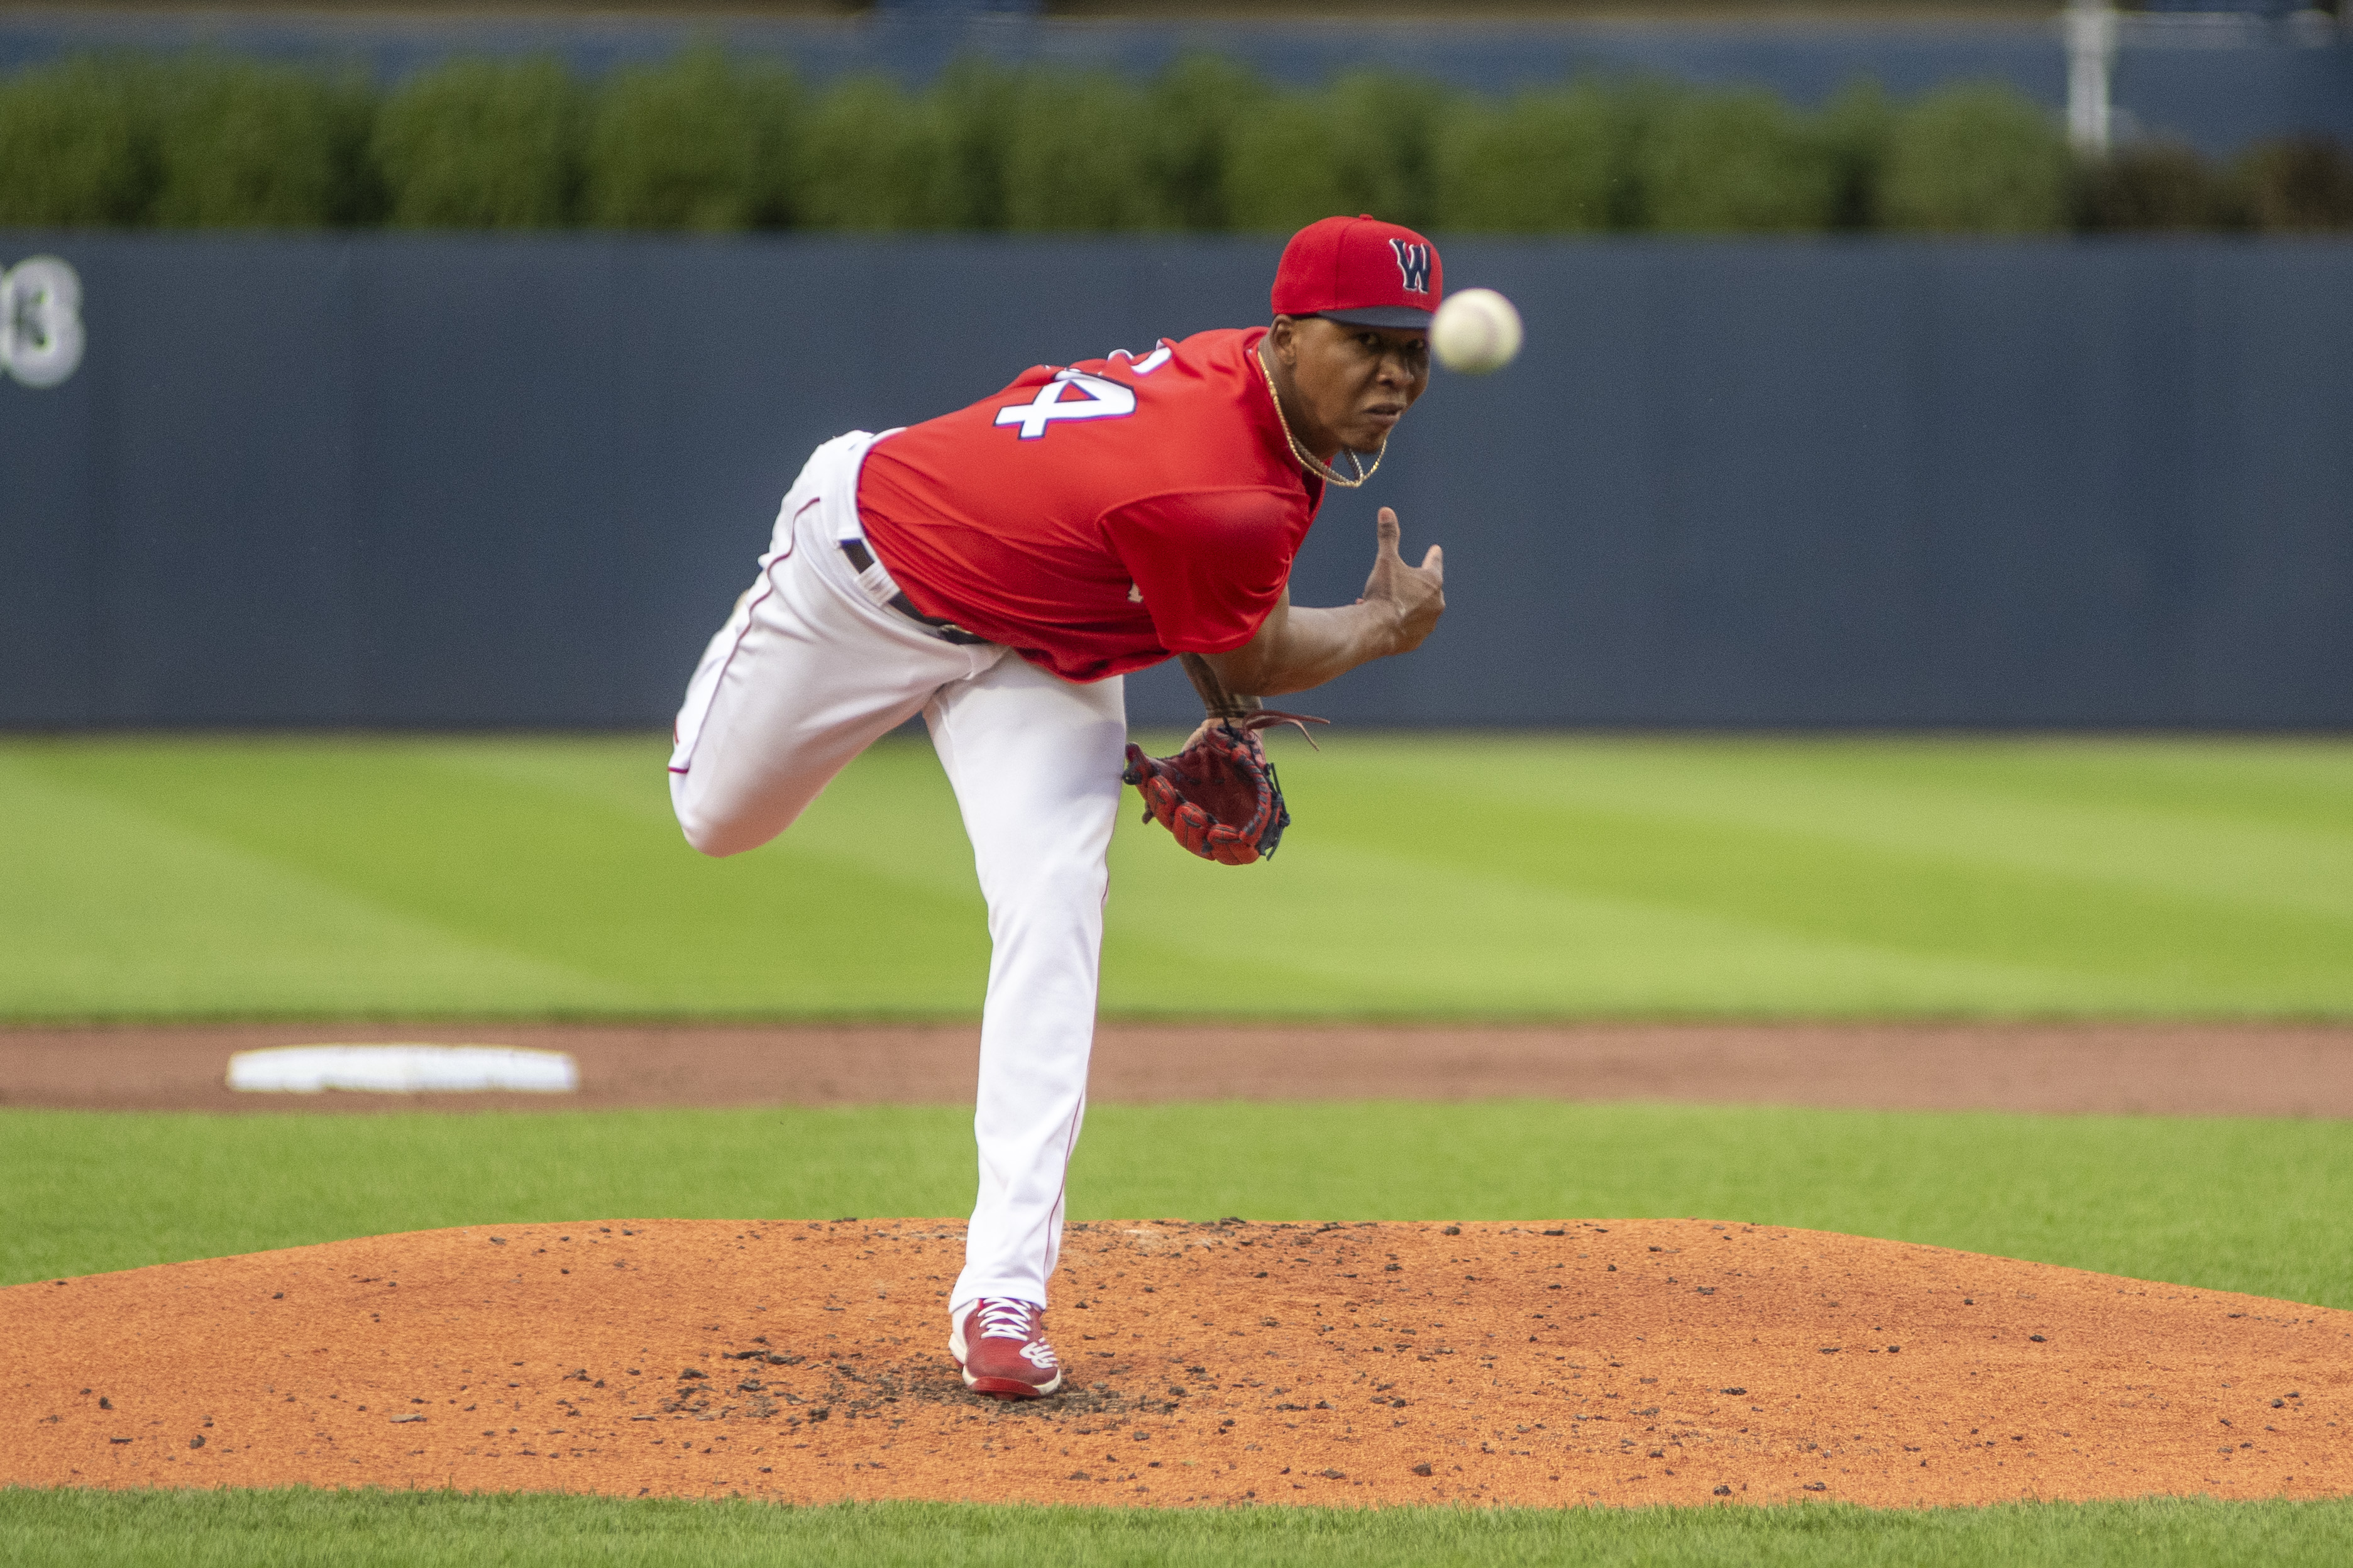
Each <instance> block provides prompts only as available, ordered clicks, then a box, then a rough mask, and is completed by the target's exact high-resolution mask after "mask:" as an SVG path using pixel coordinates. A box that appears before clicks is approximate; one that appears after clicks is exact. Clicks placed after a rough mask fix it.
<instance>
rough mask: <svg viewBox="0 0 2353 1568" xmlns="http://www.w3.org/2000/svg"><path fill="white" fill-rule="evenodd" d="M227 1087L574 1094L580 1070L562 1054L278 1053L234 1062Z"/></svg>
mask: <svg viewBox="0 0 2353 1568" xmlns="http://www.w3.org/2000/svg"><path fill="white" fill-rule="evenodd" d="M228 1086H229V1088H231V1089H248V1090H252V1091H255V1092H258V1093H264V1094H318V1093H320V1092H322V1091H323V1090H326V1089H359V1090H362V1091H364V1092H373V1093H377V1094H422V1093H427V1092H431V1093H449V1092H453V1091H459V1092H463V1091H470V1090H477V1089H521V1090H523V1091H525V1092H527V1093H533V1094H569V1093H571V1092H572V1091H573V1090H575V1089H578V1088H579V1087H580V1069H579V1068H577V1067H575V1066H574V1065H573V1061H572V1058H571V1057H569V1056H568V1055H566V1054H565V1053H564V1052H562V1051H533V1050H523V1049H521V1048H519V1047H513V1046H279V1047H274V1048H272V1049H269V1050H263V1051H239V1052H237V1054H236V1055H235V1056H233V1057H231V1058H229V1059H228Z"/></svg>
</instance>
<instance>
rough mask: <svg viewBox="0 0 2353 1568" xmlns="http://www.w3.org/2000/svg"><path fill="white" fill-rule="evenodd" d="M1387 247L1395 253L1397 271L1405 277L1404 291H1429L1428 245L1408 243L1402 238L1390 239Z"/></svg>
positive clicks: (1422, 292)
mask: <svg viewBox="0 0 2353 1568" xmlns="http://www.w3.org/2000/svg"><path fill="white" fill-rule="evenodd" d="M1389 248H1390V249H1391V250H1393V251H1395V252H1396V253H1397V264H1398V273H1399V274H1400V275H1401V276H1402V277H1403V278H1404V279H1405V287H1406V292H1408V293H1409V294H1427V293H1429V292H1430V247H1428V246H1426V245H1408V244H1407V243H1406V242H1405V241H1404V240H1401V239H1392V240H1390V241H1389Z"/></svg>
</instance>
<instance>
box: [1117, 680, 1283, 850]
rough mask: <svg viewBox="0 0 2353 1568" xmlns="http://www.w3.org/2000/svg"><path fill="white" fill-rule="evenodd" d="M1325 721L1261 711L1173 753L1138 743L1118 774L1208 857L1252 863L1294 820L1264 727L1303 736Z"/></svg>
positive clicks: (1181, 839)
mask: <svg viewBox="0 0 2353 1568" xmlns="http://www.w3.org/2000/svg"><path fill="white" fill-rule="evenodd" d="M1325 722H1327V721H1325V720H1322V719H1311V718H1308V717H1307V716H1305V715H1303V714H1299V713H1275V712H1271V711H1265V710H1261V711H1259V712H1256V713H1252V714H1250V716H1249V717H1248V718H1246V719H1242V720H1240V721H1236V720H1230V719H1229V720H1227V721H1223V722H1221V723H1216V724H1211V725H1208V726H1207V727H1206V728H1204V729H1203V730H1202V731H1201V732H1200V735H1199V738H1198V739H1197V740H1195V741H1194V742H1193V743H1192V744H1191V745H1189V746H1187V747H1186V748H1185V749H1184V750H1183V751H1181V752H1177V753H1176V755H1175V756H1173V757H1147V756H1145V754H1144V748H1143V747H1141V746H1139V745H1137V744H1135V743H1134V742H1132V741H1131V742H1128V747H1127V768H1126V771H1124V773H1121V774H1120V775H1119V776H1120V779H1121V780H1122V782H1124V783H1126V784H1134V786H1135V787H1136V789H1137V790H1138V791H1140V792H1141V793H1142V794H1143V795H1144V820H1145V821H1146V822H1156V823H1158V824H1160V826H1163V827H1165V828H1166V829H1167V830H1168V831H1169V832H1170V833H1172V834H1174V835H1175V836H1176V842H1177V843H1179V844H1181V845H1183V846H1184V847H1186V848H1187V849H1189V850H1191V851H1192V852H1193V853H1194V854H1196V855H1198V856H1199V857H1201V858H1203V859H1204V860H1215V861H1216V862H1217V863H1218V864H1219V865H1220V866H1247V865H1249V864H1250V862H1251V861H1253V860H1256V859H1259V858H1261V857H1264V856H1271V855H1272V854H1273V853H1274V850H1275V846H1277V845H1278V844H1280V843H1282V830H1283V829H1284V828H1286V827H1288V826H1291V813H1290V812H1289V811H1288V810H1286V809H1285V808H1284V806H1283V804H1282V784H1279V783H1278V782H1277V781H1276V779H1275V776H1274V764H1273V763H1271V762H1268V761H1267V760H1266V748H1265V746H1263V745H1262V744H1261V742H1260V741H1259V738H1258V731H1261V730H1263V729H1266V728H1268V727H1269V726H1270V725H1274V724H1296V725H1298V726H1299V732H1300V733H1301V734H1303V735H1304V734H1306V733H1307V726H1308V725H1310V724H1322V723H1325ZM1310 742H1311V743H1312V742H1313V737H1310Z"/></svg>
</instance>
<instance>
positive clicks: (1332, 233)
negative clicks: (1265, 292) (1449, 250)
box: [1273, 214, 1446, 327]
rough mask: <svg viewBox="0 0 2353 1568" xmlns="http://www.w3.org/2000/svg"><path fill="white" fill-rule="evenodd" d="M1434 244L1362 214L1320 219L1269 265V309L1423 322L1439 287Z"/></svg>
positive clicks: (1364, 321)
mask: <svg viewBox="0 0 2353 1568" xmlns="http://www.w3.org/2000/svg"><path fill="white" fill-rule="evenodd" d="M1445 281H1446V272H1445V268H1443V267H1441V266H1440V264H1439V260H1438V247H1436V246H1434V245H1432V244H1430V241H1429V240H1427V239H1425V238H1423V237H1421V236H1420V235H1418V234H1416V233H1414V232H1413V230H1411V229H1409V228H1407V227H1406V226H1404V225H1402V224H1394V223H1383V222H1382V221H1381V220H1380V219H1378V218H1377V217H1374V216H1371V215H1370V214H1366V215H1363V216H1357V217H1327V218H1323V219H1319V220H1318V221H1316V222H1314V223H1311V224H1309V225H1308V226H1306V227H1305V228H1303V229H1301V230H1300V231H1299V232H1298V233H1297V234H1294V235H1293V236H1292V237H1291V243H1290V244H1289V245H1286V246H1284V247H1282V263H1281V264H1280V265H1279V266H1277V267H1276V268H1275V269H1274V293H1273V300H1274V313H1275V314H1276V315H1278V316H1326V317H1329V318H1330V319H1331V320H1333V321H1345V322H1346V323H1347V324H1348V325H1350V326H1352V327H1427V326H1428V325H1430V317H1431V316H1432V315H1433V314H1435V313H1436V311H1437V310H1438V301H1439V298H1440V294H1441V293H1442V292H1443V290H1444V286H1445Z"/></svg>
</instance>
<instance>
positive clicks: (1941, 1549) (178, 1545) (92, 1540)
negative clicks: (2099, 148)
mask: <svg viewBox="0 0 2353 1568" xmlns="http://www.w3.org/2000/svg"><path fill="white" fill-rule="evenodd" d="M0 1556H5V1560H6V1561H7V1562H8V1563H11V1564H12V1565H15V1568H82V1565H84V1564H89V1563H108V1564H115V1565H119V1568H144V1565H147V1564H153V1565H154V1568H275V1565H277V1564H296V1563H301V1564H313V1563H336V1564H351V1565H353V1568H361V1565H371V1568H372V1565H374V1564H379V1563H382V1564H387V1565H395V1568H491V1565H493V1564H511V1563H512V1564H520V1563H562V1564H565V1568H607V1565H610V1568H624V1565H626V1568H736V1565H738V1564H745V1565H748V1564H753V1563H760V1564H767V1563H812V1564H842V1565H844V1568H894V1565H898V1564H906V1565H908V1568H934V1565H936V1568H1059V1565H1061V1564H1071V1563H1082V1564H1086V1565H1088V1568H1106V1565H1126V1564H1138V1565H1141V1564H1154V1565H1155V1568H1163V1565H1165V1568H1226V1565H1227V1564H1232V1563H1251V1564H1264V1565H1267V1568H1327V1565H1328V1564H1330V1563H1335V1562H1345V1563H1351V1564H1360V1565H1362V1568H1388V1565H1390V1564H1395V1565H1396V1568H1446V1565H1453V1564H1463V1565H1474V1564H1475V1565H1478V1568H1520V1565H1523V1564H1529V1565H1533V1564H1537V1563H1558V1564H1564V1565H1566V1564H1576V1565H1577V1568H1703V1565H1709V1568H1716V1565H1721V1568H1733V1565H1741V1568H1748V1565H1755V1568H1866V1565H1867V1568H1896V1565H1901V1568H1957V1565H1959V1564H1985V1565H1989V1568H1990V1565H1995V1564H2000V1565H2004V1568H2009V1565H2015V1564H2030V1563H2051V1564H2054V1565H2056V1564H2067V1565H2069V1568H2166V1565H2176V1564H2178V1565H2180V1568H2218V1565H2222V1564H2238V1563H2245V1564H2250V1565H2253V1564H2257V1563H2260V1564H2263V1568H2305V1565H2307V1564H2309V1565H2310V1568H2338V1565H2340V1564H2342V1563H2345V1562H2347V1561H2348V1559H2353V1505H2348V1503H2345V1502H2337V1501H2331V1502H2311V1503H2217V1502H2196V1501H2179V1500H2147V1501H2137V1502H2113V1503H2086V1504H2063V1503H2062V1504H2042V1505H2022V1504H2012V1505H2004V1506H2001V1507H1996V1508H1985V1509H1936V1510H1921V1511H1917V1512H1908V1513H1890V1512H1876V1513H1875V1512H1872V1511H1869V1510H1863V1509H1859V1508H1853V1507H1850V1506H1848V1505H1845V1504H1839V1503H1831V1504H1817V1505H1811V1506H1806V1507H1792V1508H1771V1509H1733V1508H1723V1509H1668V1508H1651V1509H1641V1510H1599V1509H1568V1510H1536V1509H1482V1510H1451V1509H1419V1508H1397V1509H1385V1510H1379V1511H1377V1512H1371V1511H1363V1512H1343V1511H1339V1510H1327V1509H1304V1508H1281V1509H1277V1508H1261V1509H1250V1510H1239V1511H1222V1510H1214V1511H1213V1510H1181V1511H1180V1510H1159V1509H1134V1510H1117V1509H1072V1508H1002V1507H1000V1508H985V1507H976V1506H971V1505H962V1506H959V1505H955V1504H944V1503H879V1504H877V1503H862V1504H850V1505H844V1506H839V1507H828V1508H814V1509H785V1508H776V1507H771V1506H767V1505H764V1504H758V1503H742V1502H672V1501H659V1502H657V1501H654V1500H646V1501H643V1502H618V1501H614V1500H609V1499H598V1498H559V1497H457V1496H450V1495H447V1494H437V1493H408V1494H385V1493H367V1492H339V1493H330V1492H315V1491H302V1490H284V1491H267V1492H253V1491H248V1492H212V1493H206V1492H90V1491H63V1492H54V1491H52V1492H39V1491H5V1490H0Z"/></svg>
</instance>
